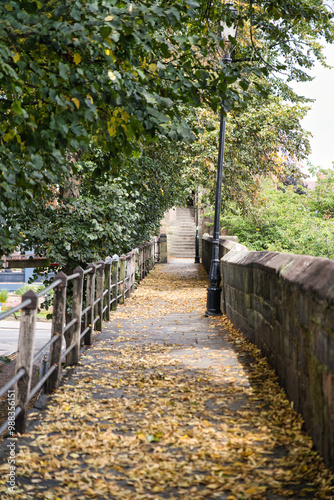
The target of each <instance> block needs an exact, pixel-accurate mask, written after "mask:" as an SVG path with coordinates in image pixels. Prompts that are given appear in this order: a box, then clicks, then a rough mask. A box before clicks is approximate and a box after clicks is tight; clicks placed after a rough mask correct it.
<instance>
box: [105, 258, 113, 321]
mask: <svg viewBox="0 0 334 500" xmlns="http://www.w3.org/2000/svg"><path fill="white" fill-rule="evenodd" d="M111 263H112V258H111V257H107V258H106V260H105V269H104V289H105V290H108V292H107V293H106V295H105V300H104V301H103V307H105V306H107V308H106V310H105V311H104V315H103V319H104V321H109V320H110V302H111Z"/></svg>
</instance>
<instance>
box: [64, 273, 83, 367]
mask: <svg viewBox="0 0 334 500" xmlns="http://www.w3.org/2000/svg"><path fill="white" fill-rule="evenodd" d="M76 273H79V276H78V277H77V278H74V281H73V299H72V320H73V319H76V320H77V321H76V323H75V324H74V325H73V326H72V327H71V328H70V329H69V330H68V331H67V332H66V333H65V340H66V347H70V345H72V344H73V342H75V347H73V349H72V350H71V351H70V352H69V353H68V354H67V355H66V366H70V365H76V364H77V363H78V362H79V353H80V333H81V313H82V298H83V282H84V270H83V269H82V267H80V266H78V267H76V268H75V269H74V271H73V274H76Z"/></svg>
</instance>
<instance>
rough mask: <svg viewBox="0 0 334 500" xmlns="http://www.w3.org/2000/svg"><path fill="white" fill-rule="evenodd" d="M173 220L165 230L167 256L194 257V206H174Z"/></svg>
mask: <svg viewBox="0 0 334 500" xmlns="http://www.w3.org/2000/svg"><path fill="white" fill-rule="evenodd" d="M175 210H176V214H175V218H174V220H171V221H170V224H169V228H168V231H167V252H168V255H169V257H174V258H180V259H182V258H195V236H196V225H195V211H194V207H184V208H176V209H175Z"/></svg>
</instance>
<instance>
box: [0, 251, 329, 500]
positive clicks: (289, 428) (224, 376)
mask: <svg viewBox="0 0 334 500" xmlns="http://www.w3.org/2000/svg"><path fill="white" fill-rule="evenodd" d="M206 286H207V277H206V275H205V272H204V270H203V269H202V267H201V266H199V265H196V264H192V261H190V260H177V259H175V260H172V261H171V262H170V263H169V264H168V265H159V266H157V267H156V269H155V270H153V271H152V272H151V273H150V274H149V276H147V278H146V279H145V280H144V281H143V282H141V284H140V286H139V287H138V289H137V290H136V292H135V294H134V295H133V296H132V297H131V298H130V299H129V300H127V301H126V304H125V305H124V306H121V307H119V308H118V311H117V312H116V313H114V314H113V315H112V317H111V322H110V323H107V324H106V325H105V327H104V329H103V333H102V334H99V335H97V336H96V338H95V340H94V345H93V347H91V348H89V349H87V350H86V351H85V353H84V354H83V355H82V357H81V358H80V363H79V365H78V366H77V367H75V368H71V369H67V370H66V372H67V373H66V375H65V377H64V379H63V382H62V385H61V387H60V389H59V390H58V391H57V392H56V393H54V394H53V395H52V397H50V398H49V401H48V404H47V406H46V408H45V409H44V410H42V411H37V410H36V411H35V413H34V415H33V416H32V418H31V425H30V427H29V433H27V434H26V435H24V436H22V437H20V438H19V440H18V441H17V443H16V457H15V460H16V471H15V472H16V478H15V487H14V489H13V492H11V491H10V490H9V489H8V483H6V480H7V476H6V474H7V473H8V464H7V462H8V456H9V455H8V454H9V451H8V450H9V447H8V446H7V445H8V441H7V442H6V441H5V442H4V443H3V445H2V458H1V463H2V465H0V472H1V479H0V497H1V498H4V499H7V498H8V499H9V498H11V499H12V498H19V499H31V500H35V499H39V498H42V499H51V500H53V499H60V500H67V499H78V500H81V499H82V500H85V499H90V498H93V499H117V500H145V499H179V498H181V499H186V500H200V499H217V500H218V499H219V500H223V499H226V500H239V499H255V500H256V499H268V500H280V499H284V498H293V499H305V498H307V499H316V498H324V499H331V498H334V493H333V491H334V490H333V488H332V486H331V474H330V472H329V471H328V470H327V469H326V467H325V466H324V465H323V462H322V460H321V458H320V457H319V456H318V455H317V454H316V452H315V451H314V450H313V448H312V442H311V440H310V438H308V437H307V436H306V434H304V433H303V431H302V430H301V428H302V420H301V418H300V417H299V416H298V415H296V413H295V412H294V410H293V409H292V407H291V404H290V403H289V402H288V401H287V400H286V399H285V397H284V392H283V391H282V390H281V389H280V388H279V386H278V385H277V382H276V378H275V375H274V373H273V372H272V370H270V368H269V367H268V366H267V364H266V361H265V360H264V359H263V358H261V356H260V354H259V352H258V350H257V349H256V348H254V347H253V346H251V345H249V344H247V343H246V342H245V341H244V339H243V337H242V336H241V334H239V333H238V332H236V331H235V330H234V329H233V327H232V325H231V324H230V323H229V322H228V321H227V319H226V318H225V317H222V318H205V317H204V316H203V312H204V311H205V299H206Z"/></svg>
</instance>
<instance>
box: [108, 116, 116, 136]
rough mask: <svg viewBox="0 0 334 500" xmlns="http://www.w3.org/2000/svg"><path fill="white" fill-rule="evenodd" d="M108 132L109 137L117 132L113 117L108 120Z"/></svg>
mask: <svg viewBox="0 0 334 500" xmlns="http://www.w3.org/2000/svg"><path fill="white" fill-rule="evenodd" d="M108 132H109V135H110V137H112V136H113V135H115V134H116V132H117V127H116V123H115V119H113V118H112V119H111V120H110V121H109V122H108Z"/></svg>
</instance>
